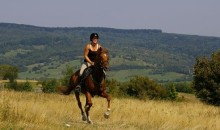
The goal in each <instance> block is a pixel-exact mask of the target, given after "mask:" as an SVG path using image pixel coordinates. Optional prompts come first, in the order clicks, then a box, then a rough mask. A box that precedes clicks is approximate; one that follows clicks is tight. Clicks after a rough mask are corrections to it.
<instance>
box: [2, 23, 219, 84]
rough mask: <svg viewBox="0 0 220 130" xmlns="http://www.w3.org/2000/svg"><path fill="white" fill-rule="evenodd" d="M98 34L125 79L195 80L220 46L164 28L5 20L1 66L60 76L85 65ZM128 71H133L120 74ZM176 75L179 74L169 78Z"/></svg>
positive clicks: (113, 71) (22, 73)
mask: <svg viewBox="0 0 220 130" xmlns="http://www.w3.org/2000/svg"><path fill="white" fill-rule="evenodd" d="M93 32H97V33H99V35H100V43H101V44H102V46H103V47H106V48H108V49H109V55H110V64H111V72H110V77H112V78H118V79H119V80H122V81H123V80H127V79H129V77H131V76H134V75H136V74H137V72H146V73H144V74H142V75H149V76H150V77H152V78H154V79H156V80H159V81H168V80H172V81H181V80H190V77H191V76H192V66H193V64H194V62H195V58H196V57H197V56H204V55H206V56H210V55H211V54H212V53H213V52H214V51H217V50H218V49H219V48H220V38H218V37H205V36H196V35H182V34H170V33H165V32H162V30H151V29H139V30H129V29H112V28H100V27H78V28H47V27H36V26H30V25H20V24H10V23H0V64H9V65H13V66H17V67H18V68H19V70H20V73H19V78H22V79H26V78H27V79H40V78H43V79H45V78H54V77H55V78H59V77H60V73H61V72H62V70H63V67H64V66H65V65H67V64H70V65H72V66H73V67H74V68H75V69H77V68H78V67H79V65H80V62H81V61H82V53H83V52H82V51H83V47H84V45H85V44H86V43H87V42H88V40H89V35H90V34H91V33H93ZM130 70H131V71H130ZM126 71H129V72H132V73H128V74H127V75H123V77H119V76H118V73H119V72H120V75H122V74H123V72H126ZM116 73H117V74H116ZM171 73H172V74H176V76H170V77H165V76H167V75H170V74H171ZM173 77H174V78H173ZM175 77H177V78H175Z"/></svg>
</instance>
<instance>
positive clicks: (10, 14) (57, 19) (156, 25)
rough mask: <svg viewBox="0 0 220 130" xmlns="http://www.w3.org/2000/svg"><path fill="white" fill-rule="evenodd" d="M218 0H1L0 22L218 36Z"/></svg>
mask: <svg viewBox="0 0 220 130" xmlns="http://www.w3.org/2000/svg"><path fill="white" fill-rule="evenodd" d="M219 5H220V1H218V0H212V1H206V0H194V1H191V0H185V1H175V0H167V1H151V0H139V1H138V2H137V1H133V0H127V1H126V2H124V1H121V0H117V1H116V0H112V1H102V0H93V1H92V2H91V1H88V0H84V1H71V0H66V1H59V0H53V2H51V0H39V1H29V0H20V1H13V2H11V1H1V4H0V22H2V23H16V24H24V25H32V26H38V27H104V28H115V29H129V30H130V29H153V30H155V29H157V30H158V29H159V30H163V32H166V33H177V34H187V35H199V36H214V37H220V26H219V23H220V18H219V17H218V16H219V15H220V8H219Z"/></svg>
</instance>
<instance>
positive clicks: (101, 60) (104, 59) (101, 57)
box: [95, 48, 109, 71]
mask: <svg viewBox="0 0 220 130" xmlns="http://www.w3.org/2000/svg"><path fill="white" fill-rule="evenodd" d="M95 65H98V66H100V67H101V68H102V69H104V70H105V71H106V70H108V68H109V56H108V50H107V49H104V48H99V49H98V51H97V57H96V60H95Z"/></svg>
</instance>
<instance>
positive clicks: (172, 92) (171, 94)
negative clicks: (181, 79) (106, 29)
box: [165, 83, 178, 100]
mask: <svg viewBox="0 0 220 130" xmlns="http://www.w3.org/2000/svg"><path fill="white" fill-rule="evenodd" d="M165 88H166V91H167V99H170V100H176V99H177V97H178V93H177V92H176V88H175V84H174V83H167V84H165Z"/></svg>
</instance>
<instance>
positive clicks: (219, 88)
mask: <svg viewBox="0 0 220 130" xmlns="http://www.w3.org/2000/svg"><path fill="white" fill-rule="evenodd" d="M193 88H194V89H195V90H196V96H197V97H198V98H200V100H201V101H203V102H206V103H209V104H213V105H218V106H219V105H220V96H219V95H220V52H217V53H214V54H212V56H211V59H210V60H209V59H208V58H206V57H202V58H197V59H196V63H195V65H194V77H193Z"/></svg>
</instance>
